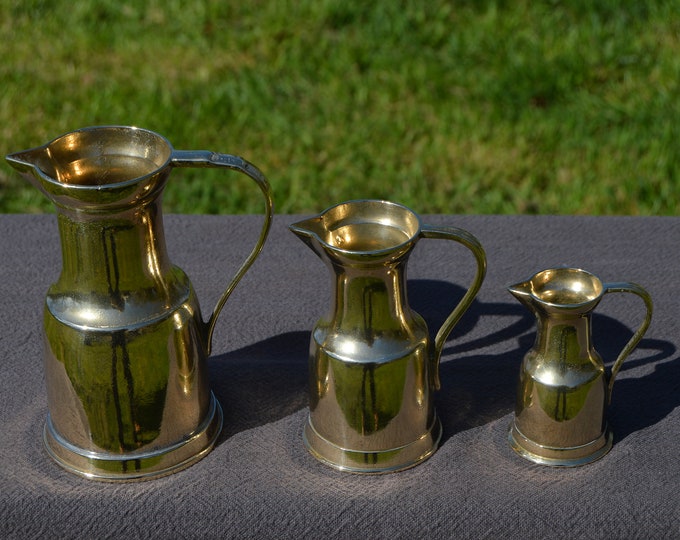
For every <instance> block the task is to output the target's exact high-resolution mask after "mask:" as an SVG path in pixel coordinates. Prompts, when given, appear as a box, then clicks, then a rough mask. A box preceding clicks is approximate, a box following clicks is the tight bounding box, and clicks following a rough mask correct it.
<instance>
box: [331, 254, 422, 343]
mask: <svg viewBox="0 0 680 540" xmlns="http://www.w3.org/2000/svg"><path fill="white" fill-rule="evenodd" d="M334 269H335V274H334V296H333V302H332V308H331V312H332V316H333V318H334V322H335V324H336V326H337V327H339V328H343V329H345V330H350V329H351V330H353V331H365V332H367V333H368V334H369V335H372V334H373V333H374V332H375V331H376V330H382V331H390V330H398V329H400V328H403V327H404V326H410V324H411V320H412V312H411V309H410V307H409V305H408V296H407V291H406V267H405V261H402V262H398V263H395V264H392V265H389V266H386V265H380V266H370V267H349V268H345V267H342V268H340V267H337V266H336V267H334Z"/></svg>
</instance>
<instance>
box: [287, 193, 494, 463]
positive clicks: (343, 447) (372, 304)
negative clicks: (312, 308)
mask: <svg viewBox="0 0 680 540" xmlns="http://www.w3.org/2000/svg"><path fill="white" fill-rule="evenodd" d="M290 229H291V231H292V232H294V233H295V234H296V235H297V236H298V237H299V238H301V239H302V240H303V241H304V242H305V243H306V244H307V245H308V246H309V247H310V248H311V249H312V250H313V251H314V252H315V253H316V254H317V255H318V256H319V257H320V258H321V259H322V260H323V261H324V262H325V263H326V265H327V266H328V268H329V269H330V271H331V273H332V276H333V294H332V301H331V306H330V312H329V313H328V314H327V315H326V316H325V317H322V318H321V319H320V320H319V321H318V323H317V324H316V326H315V328H314V330H313V332H312V338H311V344H310V359H309V367H310V369H309V373H310V380H309V383H310V414H309V417H308V420H307V423H306V426H305V429H304V442H305V445H306V446H307V448H308V449H309V451H310V452H311V453H312V454H313V455H314V456H315V457H316V458H318V459H319V460H321V461H322V462H324V463H326V464H328V465H331V466H332V467H335V468H337V469H340V470H343V471H348V472H355V473H383V472H391V471H397V470H401V469H405V468H408V467H411V466H413V465H416V464H418V463H420V462H421V461H423V460H424V459H426V458H428V457H429V456H430V455H432V453H433V452H434V451H435V450H436V448H437V445H438V443H439V439H440V437H441V433H442V429H441V424H440V422H439V419H438V418H437V415H436V412H435V408H434V404H433V391H434V390H437V389H439V359H440V356H441V351H442V348H443V346H444V342H445V340H446V338H447V336H448V335H449V333H450V332H451V329H452V328H453V327H454V325H455V324H456V323H457V322H458V321H459V320H460V318H461V316H462V315H463V313H465V311H466V310H467V309H468V308H469V307H470V304H471V303H472V300H473V299H474V297H475V296H476V294H477V292H478V290H479V288H480V287H481V284H482V281H483V279H484V275H485V273H486V258H485V254H484V250H483V249H482V246H481V245H480V243H479V241H478V240H477V239H476V238H474V237H473V236H472V235H471V234H470V233H468V232H466V231H464V230H462V229H457V228H453V227H435V226H430V225H423V224H422V223H421V221H420V218H419V217H418V216H417V215H416V214H415V213H414V212H412V211H411V210H409V209H408V208H406V207H404V206H401V205H399V204H395V203H391V202H387V201H371V200H361V201H350V202H346V203H342V204H339V205H337V206H334V207H332V208H329V209H328V210H326V211H325V212H323V213H321V214H320V215H318V216H316V217H313V218H311V219H307V220H304V221H300V222H298V223H295V224H293V225H291V226H290ZM420 238H435V239H446V240H453V241H455V242H458V243H460V244H462V245H464V246H465V247H467V248H468V249H470V251H472V253H473V255H474V257H475V259H476V262H477V273H476V276H475V278H474V281H473V283H472V285H471V286H470V288H469V289H468V291H467V293H466V294H465V295H464V297H463V298H462V299H461V301H460V302H459V304H458V305H457V306H456V307H455V309H454V310H453V311H452V312H451V314H450V315H449V316H448V318H447V319H446V321H445V322H444V324H443V325H442V327H441V329H440V330H439V331H438V332H437V335H436V337H435V339H434V343H433V342H432V341H431V339H430V337H429V333H428V329H427V326H426V325H425V321H424V320H423V319H422V317H421V316H420V315H418V314H417V313H415V312H414V311H412V310H411V308H410V307H409V304H408V297H407V292H406V263H407V260H408V257H409V255H410V253H411V251H412V250H413V248H414V247H415V245H416V242H417V241H418V240H419V239H420Z"/></svg>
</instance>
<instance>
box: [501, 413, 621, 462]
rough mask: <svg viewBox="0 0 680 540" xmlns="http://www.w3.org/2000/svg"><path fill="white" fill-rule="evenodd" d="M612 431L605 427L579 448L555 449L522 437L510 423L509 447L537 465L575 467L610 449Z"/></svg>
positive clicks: (599, 456)
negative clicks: (598, 434) (595, 437)
mask: <svg viewBox="0 0 680 540" xmlns="http://www.w3.org/2000/svg"><path fill="white" fill-rule="evenodd" d="M613 438H614V437H613V433H612V431H611V430H610V429H609V428H608V427H606V428H605V430H604V432H603V433H602V434H601V435H600V436H599V437H598V438H597V439H595V440H594V441H591V442H589V443H587V444H584V445H581V446H574V447H567V448H555V447H550V446H544V445H541V444H539V443H537V442H535V441H532V440H531V439H529V438H527V437H526V436H524V435H523V434H522V433H521V432H520V431H519V430H518V429H517V426H515V423H514V422H513V423H512V426H511V427H510V432H509V434H508V442H509V443H510V447H511V448H512V449H513V450H514V451H515V452H517V453H518V454H519V455H520V456H522V457H523V458H525V459H528V460H529V461H533V462H534V463H538V464H539V465H550V466H552V467H577V466H579V465H586V464H588V463H592V462H593V461H596V460H598V459H600V458H601V457H602V456H604V455H605V454H606V453H607V452H609V450H611V447H612V441H613Z"/></svg>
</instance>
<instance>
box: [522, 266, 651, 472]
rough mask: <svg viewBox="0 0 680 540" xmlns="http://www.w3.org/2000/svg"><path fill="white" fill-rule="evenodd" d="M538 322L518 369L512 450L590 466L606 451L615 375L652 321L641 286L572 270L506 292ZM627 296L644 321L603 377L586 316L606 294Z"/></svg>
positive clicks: (530, 456) (552, 272)
mask: <svg viewBox="0 0 680 540" xmlns="http://www.w3.org/2000/svg"><path fill="white" fill-rule="evenodd" d="M509 291H510V293H511V294H512V295H513V296H515V298H517V299H518V300H519V301H520V302H521V303H522V304H524V305H525V306H526V307H527V308H528V309H529V310H530V311H531V312H532V313H534V315H535V316H536V319H537V333H536V341H535V343H534V346H533V347H532V348H531V349H530V350H529V351H528V352H527V353H526V355H525V356H524V360H523V362H522V366H521V369H520V375H519V383H518V387H517V401H516V407H515V417H514V420H513V423H512V426H511V428H510V433H509V442H510V445H511V447H512V448H513V449H514V450H515V451H516V452H517V453H518V454H519V455H521V456H522V457H525V458H527V459H529V460H531V461H534V462H536V463H540V464H544V465H554V466H565V467H568V466H576V465H583V464H586V463H590V462H592V461H595V460H596V459H598V458H600V457H602V456H603V455H605V454H606V453H607V452H608V451H609V449H610V448H611V446H612V433H611V431H610V429H609V428H608V426H607V422H606V408H607V405H608V404H609V402H610V401H611V396H612V389H613V385H614V380H615V378H616V374H617V373H618V371H619V369H620V368H621V364H622V363H623V361H624V360H625V359H626V358H627V357H628V355H629V354H630V353H631V351H632V350H633V349H634V348H635V347H636V346H637V344H638V343H639V341H640V340H641V339H642V336H643V335H644V334H645V332H646V331H647V328H648V327H649V324H650V322H651V318H652V300H651V298H650V296H649V294H648V293H647V291H645V289H643V288H642V287H641V286H640V285H637V284H635V283H629V282H621V283H602V282H601V281H600V280H599V279H598V278H597V277H596V276H594V275H593V274H591V273H589V272H586V271H584V270H580V269H576V268H553V269H549V270H544V271H542V272H539V273H537V274H535V275H534V276H533V277H532V278H531V279H529V280H527V281H523V282H521V283H517V284H515V285H512V286H511V287H509ZM612 292H629V293H633V294H636V295H638V296H639V297H640V298H642V300H643V301H644V303H645V308H646V313H645V318H644V320H643V322H642V324H641V325H640V327H639V328H638V330H637V331H636V332H635V334H634V335H633V336H632V337H631V339H630V340H629V341H628V343H627V344H626V345H625V347H624V348H623V350H622V351H621V353H620V354H619V355H618V357H617V359H616V361H615V362H614V364H613V365H612V369H611V372H610V373H609V374H607V372H606V369H605V365H604V363H603V361H602V358H601V356H600V355H599V354H598V352H597V351H596V350H595V348H594V347H593V340H592V335H591V315H592V312H593V310H594V309H595V307H596V306H597V305H598V303H599V302H600V300H601V299H602V297H603V296H604V295H605V294H606V293H612Z"/></svg>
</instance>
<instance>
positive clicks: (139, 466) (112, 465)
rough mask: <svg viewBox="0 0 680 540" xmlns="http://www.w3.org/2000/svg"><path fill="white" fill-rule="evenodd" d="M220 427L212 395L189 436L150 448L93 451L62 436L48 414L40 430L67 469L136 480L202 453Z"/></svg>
mask: <svg viewBox="0 0 680 540" xmlns="http://www.w3.org/2000/svg"><path fill="white" fill-rule="evenodd" d="M221 430H222V408H221V407H220V404H219V402H218V401H217V399H215V396H214V395H212V393H211V397H210V410H209V413H208V415H207V416H206V419H205V421H204V422H203V423H202V424H201V426H199V428H198V429H197V430H196V432H195V433H194V434H193V435H191V437H189V438H187V439H185V440H182V441H180V442H178V443H176V444H172V445H169V446H167V447H165V448H161V449H158V450H154V451H151V452H130V453H128V454H123V455H121V454H113V453H109V452H93V451H90V450H85V449H83V448H79V447H76V446H75V445H73V444H71V443H69V442H68V441H66V440H64V438H63V437H61V436H60V435H59V433H58V432H57V431H56V430H55V429H54V426H53V425H52V420H51V418H50V416H49V414H48V416H47V422H46V423H45V429H44V432H43V440H44V443H45V448H46V450H47V453H48V454H49V455H50V457H52V458H53V459H54V460H55V461H56V462H57V463H58V464H59V465H61V466H62V467H63V468H65V469H66V470H68V471H70V472H72V473H75V474H78V475H80V476H84V477H86V478H89V479H92V480H102V481H108V482H114V481H139V480H150V479H152V478H158V477H160V476H165V475H168V474H171V473H174V472H177V471H180V470H182V469H185V468H186V467H189V466H190V465H193V464H194V463H195V462H197V461H198V460H200V459H201V458H203V457H205V456H206V455H207V454H208V453H209V452H210V450H212V448H213V446H214V445H215V441H216V440H217V437H218V436H219V434H220V431H221Z"/></svg>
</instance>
